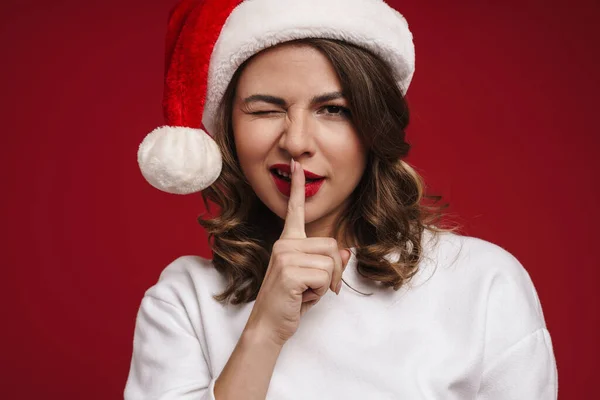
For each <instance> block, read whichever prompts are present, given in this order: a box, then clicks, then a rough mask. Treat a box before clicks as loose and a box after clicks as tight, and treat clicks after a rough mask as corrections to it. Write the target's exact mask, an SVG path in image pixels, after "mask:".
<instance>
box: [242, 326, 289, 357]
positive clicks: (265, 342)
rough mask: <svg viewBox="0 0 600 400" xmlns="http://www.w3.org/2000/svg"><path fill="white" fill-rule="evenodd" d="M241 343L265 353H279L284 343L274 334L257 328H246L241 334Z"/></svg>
mask: <svg viewBox="0 0 600 400" xmlns="http://www.w3.org/2000/svg"><path fill="white" fill-rule="evenodd" d="M241 341H242V342H243V343H244V344H246V345H248V346H252V347H253V348H256V347H259V348H262V349H264V350H266V351H270V352H275V353H277V354H278V353H279V352H280V351H281V349H282V348H283V345H284V344H285V341H284V340H283V339H281V338H279V337H278V335H277V334H275V333H274V332H272V331H270V330H268V329H264V328H261V327H259V326H246V328H245V329H244V331H243V332H242V337H241Z"/></svg>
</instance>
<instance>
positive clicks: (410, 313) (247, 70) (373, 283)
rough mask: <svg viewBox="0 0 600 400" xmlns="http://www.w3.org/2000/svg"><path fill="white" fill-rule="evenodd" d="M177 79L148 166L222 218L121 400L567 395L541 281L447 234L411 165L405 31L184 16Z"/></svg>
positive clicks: (327, 8) (341, 12) (178, 33)
mask: <svg viewBox="0 0 600 400" xmlns="http://www.w3.org/2000/svg"><path fill="white" fill-rule="evenodd" d="M167 65H168V68H167V76H166V86H165V89H166V91H165V102H164V106H165V112H166V117H167V122H168V125H169V126H166V127H162V128H159V129H157V130H155V131H154V132H152V133H151V134H150V135H148V137H147V138H146V139H145V140H144V142H143V143H142V145H141V146H140V152H139V155H138V156H139V161H140V167H141V169H142V172H143V174H144V176H145V177H146V179H147V180H148V181H149V182H150V183H151V184H152V185H154V186H156V187H157V188H159V189H161V190H165V191H167V192H170V193H180V194H181V193H193V192H198V191H203V192H202V194H203V196H204V199H205V202H206V206H207V209H208V208H209V206H210V204H211V203H213V204H215V205H217V206H218V208H219V212H218V215H217V216H215V217H214V218H212V219H202V220H200V221H199V222H200V223H201V224H202V226H204V227H205V228H206V229H207V231H208V233H209V235H210V238H211V241H212V243H211V244H212V249H213V253H214V257H213V259H212V260H205V259H202V258H200V257H192V256H188V257H181V258H179V259H177V260H175V261H174V262H173V263H171V264H170V265H169V266H167V267H166V269H165V270H164V271H163V273H162V274H161V276H160V279H159V281H158V283H157V284H156V285H154V286H153V287H151V288H150V289H149V290H148V291H147V292H146V294H145V296H144V298H143V300H142V303H141V306H140V310H139V313H138V317H137V321H136V330H135V336H134V348H133V356H132V362H131V371H130V374H129V377H128V380H127V385H126V388H125V398H126V399H149V398H153V399H154V398H155V399H217V400H225V399H265V398H269V399H400V398H402V399H467V398H472V399H507V398H515V399H556V398H557V372H556V365H555V361H554V355H553V351H552V344H551V339H550V336H549V333H548V330H547V329H546V325H545V322H544V317H543V313H542V309H541V306H540V303H539V300H538V296H537V294H536V291H535V288H534V286H533V284H532V282H531V280H530V278H529V275H528V274H527V272H526V271H525V269H524V268H523V267H522V266H521V264H520V263H519V262H518V261H517V260H516V259H515V258H514V257H513V256H511V255H510V254H509V253H508V252H506V251H505V250H503V249H501V248H499V247H497V246H495V245H493V244H491V243H489V242H485V241H483V240H479V239H476V238H471V237H465V236H460V235H458V234H455V233H452V232H449V231H445V230H444V229H441V228H439V227H436V223H437V222H438V221H439V217H440V211H439V209H436V208H434V207H427V206H426V205H425V204H424V197H425V196H424V193H423V192H424V189H423V184H422V182H421V179H420V177H419V176H418V175H417V174H416V173H415V171H414V170H413V169H412V168H411V167H410V166H409V165H408V164H407V163H405V162H404V161H403V158H404V157H405V156H406V155H407V153H408V150H409V145H408V143H407V142H406V140H405V128H406V126H407V124H408V108H407V105H406V103H405V100H404V94H405V92H406V90H407V88H408V85H409V83H410V80H411V78H412V74H413V72H414V50H413V47H412V36H411V34H410V31H409V30H408V25H407V24H406V22H405V20H404V19H403V18H402V16H401V15H400V14H398V13H397V12H396V11H395V10H393V9H392V8H390V7H389V6H388V5H386V4H385V3H384V2H383V1H378V0H344V1H341V0H303V1H301V2H299V1H293V2H285V1H280V0H247V1H244V2H239V1H216V0H215V1H204V2H198V1H183V2H181V3H180V4H179V5H178V6H177V7H176V8H175V9H174V11H173V13H172V14H171V19H170V22H169V34H168V46H167ZM201 120H202V123H203V125H204V127H205V128H206V130H207V131H208V133H210V135H211V136H212V138H211V136H209V135H207V134H206V133H204V132H203V131H201V130H200V129H198V128H199V126H200V121H201ZM213 138H214V141H213ZM342 282H345V283H346V285H347V287H346V288H345V289H343V290H341V288H342Z"/></svg>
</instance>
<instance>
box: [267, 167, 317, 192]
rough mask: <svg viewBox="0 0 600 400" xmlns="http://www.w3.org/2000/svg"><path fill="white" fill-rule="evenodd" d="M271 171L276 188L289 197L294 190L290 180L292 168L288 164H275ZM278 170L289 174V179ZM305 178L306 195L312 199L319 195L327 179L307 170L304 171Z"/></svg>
mask: <svg viewBox="0 0 600 400" xmlns="http://www.w3.org/2000/svg"><path fill="white" fill-rule="evenodd" d="M270 169H271V176H272V177H273V181H274V182H275V186H277V189H278V190H279V192H281V194H283V195H284V196H286V197H289V196H290V193H291V189H292V182H291V180H290V178H289V175H291V172H290V166H289V165H286V164H275V165H273V166H271V168H270ZM277 170H279V171H281V172H283V173H285V174H287V175H288V177H285V176H281V175H280V174H279V172H278V171H277ZM304 176H305V177H306V183H305V185H304V195H305V197H307V198H308V197H312V196H314V195H315V194H317V192H318V191H319V189H320V188H321V185H322V184H323V182H324V181H325V178H324V177H322V176H320V175H317V174H315V173H312V172H310V171H306V170H304Z"/></svg>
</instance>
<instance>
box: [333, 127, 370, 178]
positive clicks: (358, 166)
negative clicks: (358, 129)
mask: <svg viewBox="0 0 600 400" xmlns="http://www.w3.org/2000/svg"><path fill="white" fill-rule="evenodd" d="M328 149H329V156H328V158H329V159H330V162H331V166H332V167H333V169H334V173H335V174H336V175H337V176H339V177H341V176H343V177H345V178H348V179H352V180H353V181H354V180H356V179H357V178H356V177H359V178H360V177H361V176H362V174H363V172H364V169H365V165H366V156H367V152H366V150H365V148H364V146H363V145H362V143H361V141H360V139H359V138H358V135H356V134H355V133H352V134H351V135H347V136H346V137H345V138H344V140H339V141H335V142H333V143H330V144H329V145H328Z"/></svg>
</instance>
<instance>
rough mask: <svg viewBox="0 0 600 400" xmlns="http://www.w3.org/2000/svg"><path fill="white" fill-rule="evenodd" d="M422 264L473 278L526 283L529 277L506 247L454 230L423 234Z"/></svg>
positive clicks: (528, 283)
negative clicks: (452, 231)
mask: <svg viewBox="0 0 600 400" xmlns="http://www.w3.org/2000/svg"><path fill="white" fill-rule="evenodd" d="M423 263H424V264H425V265H426V266H427V265H431V266H434V267H435V268H436V269H440V270H441V273H456V274H463V275H466V276H470V277H472V278H473V279H476V280H480V281H481V280H485V281H491V280H497V279H508V280H511V281H513V282H515V283H518V284H521V285H526V286H529V285H531V284H532V282H531V279H530V276H529V274H528V272H527V270H526V269H525V268H524V266H523V265H522V264H521V262H520V261H519V260H518V259H517V258H516V257H515V256H514V255H513V254H512V253H510V252H509V251H508V250H506V249H504V248H502V247H500V246H498V245H497V244H494V243H492V242H489V241H487V240H483V239H479V238H476V237H471V236H463V235H458V234H455V233H446V232H444V233H439V234H431V233H427V234H426V235H424V237H423Z"/></svg>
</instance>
